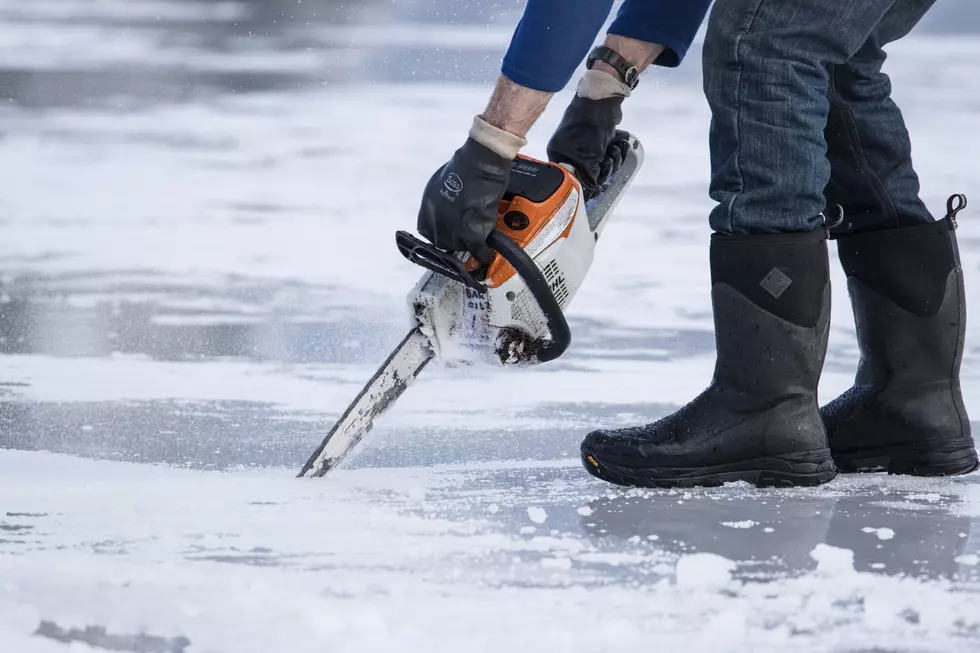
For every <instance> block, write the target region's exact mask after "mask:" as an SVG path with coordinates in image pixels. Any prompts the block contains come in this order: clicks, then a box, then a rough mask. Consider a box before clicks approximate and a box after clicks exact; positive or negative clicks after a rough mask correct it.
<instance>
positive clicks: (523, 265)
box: [487, 229, 572, 363]
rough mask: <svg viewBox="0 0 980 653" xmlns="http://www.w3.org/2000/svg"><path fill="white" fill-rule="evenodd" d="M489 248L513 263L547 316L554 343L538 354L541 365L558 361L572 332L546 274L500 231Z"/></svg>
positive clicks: (493, 233)
mask: <svg viewBox="0 0 980 653" xmlns="http://www.w3.org/2000/svg"><path fill="white" fill-rule="evenodd" d="M487 245H489V246H490V248H491V249H493V250H494V251H496V252H497V253H498V254H500V255H501V256H502V257H504V260H505V261H507V262H508V263H510V265H511V267H513V268H514V270H515V271H516V272H517V274H519V275H520V277H521V279H523V280H524V284H525V285H526V286H527V288H528V290H530V291H531V296H532V297H534V300H535V301H536V302H537V303H538V307H539V308H540V309H541V312H542V313H544V317H545V320H546V321H547V323H548V331H549V332H551V340H550V341H549V342H548V343H547V344H545V345H544V346H543V347H541V349H539V350H538V351H537V357H538V360H539V361H541V362H542V363H547V362H548V361H553V360H555V359H556V358H558V357H559V356H561V355H562V354H564V353H565V350H566V349H568V345H570V344H571V342H572V330H571V329H570V328H569V327H568V320H566V319H565V314H564V313H563V312H562V310H561V304H559V303H558V300H557V299H556V298H555V294H554V293H553V292H551V286H549V285H548V281H547V280H546V279H545V278H544V274H542V272H541V270H540V268H538V266H537V265H536V264H535V262H534V261H533V260H531V257H530V256H528V255H527V252H525V251H524V249H523V248H522V247H521V246H520V245H518V244H517V243H516V242H515V241H514V240H513V239H511V238H510V237H508V236H507V235H506V234H504V233H503V232H502V231H500V230H498V229H494V230H493V231H491V232H490V235H489V236H488V237H487Z"/></svg>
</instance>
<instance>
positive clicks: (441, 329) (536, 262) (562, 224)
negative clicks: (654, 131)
mask: <svg viewBox="0 0 980 653" xmlns="http://www.w3.org/2000/svg"><path fill="white" fill-rule="evenodd" d="M620 145H622V149H623V150H624V151H625V152H624V156H623V161H622V164H621V165H620V167H619V169H618V170H617V171H616V172H615V173H614V174H613V175H612V176H611V178H610V179H609V180H608V181H607V182H606V183H605V184H604V185H603V186H602V188H601V192H600V193H599V194H598V195H597V196H596V197H594V198H592V199H591V200H589V201H588V202H586V201H585V199H584V197H583V194H582V187H581V185H580V184H579V182H578V179H576V177H575V175H574V173H573V171H572V170H571V168H570V167H566V166H564V165H559V164H554V163H548V162H544V161H538V160H535V159H533V158H530V157H527V156H523V155H520V156H518V157H517V158H516V159H515V160H514V162H513V163H512V165H511V170H510V181H509V183H508V186H507V191H506V193H505V194H504V197H503V199H502V200H501V202H500V204H499V206H498V214H497V224H496V228H495V229H494V230H493V231H492V232H491V233H490V236H489V237H488V239H487V244H488V245H489V247H490V248H491V249H493V250H494V251H495V255H494V257H493V260H492V261H491V262H490V264H489V265H488V266H481V265H480V264H479V263H478V262H477V261H476V259H474V258H473V257H471V256H470V255H469V254H468V253H466V252H446V251H443V250H440V249H438V248H436V247H434V246H433V245H431V244H430V243H428V242H426V241H423V240H421V239H419V238H417V237H415V236H413V235H412V234H410V233H407V232H404V231H399V232H397V233H396V234H395V244H396V245H397V246H398V250H399V251H400V252H401V253H402V255H404V256H405V258H407V259H408V260H409V261H411V262H412V263H415V264H417V265H419V266H421V267H423V268H425V269H426V270H427V272H426V273H425V274H424V275H423V276H422V279H421V280H420V281H419V282H418V284H417V285H416V286H415V288H414V289H412V291H411V292H410V293H409V294H408V306H409V309H410V316H411V328H410V330H409V332H408V335H406V336H405V337H404V339H402V341H401V343H400V344H399V345H398V346H397V347H395V350H394V351H393V352H392V353H391V355H389V356H388V358H387V360H385V362H384V363H383V364H382V365H381V367H380V368H379V369H378V371H377V372H376V373H375V374H374V376H373V377H371V379H370V380H369V381H368V382H367V385H365V386H364V389H363V390H361V392H360V394H358V395H357V397H356V398H355V399H354V401H353V403H352V404H351V405H350V407H348V408H347V410H346V411H345V412H344V413H343V415H342V416H341V417H340V419H339V420H338V421H337V423H336V424H335V425H334V427H333V428H332V429H331V430H330V432H329V433H328V434H327V436H326V437H325V438H324V439H323V441H322V442H321V444H320V446H319V447H318V448H317V449H316V451H315V452H314V453H313V455H312V456H310V458H309V460H308V461H307V462H306V464H305V465H304V466H303V469H302V470H301V471H300V473H299V476H301V477H316V476H323V475H324V474H326V473H327V472H329V471H330V470H331V469H334V468H335V467H337V466H338V465H339V464H340V463H341V462H342V461H343V460H344V459H345V458H346V456H347V455H348V454H349V453H350V452H351V451H352V450H353V449H354V447H356V446H357V444H358V443H359V442H360V441H361V440H362V438H363V437H364V436H365V435H366V434H367V433H368V432H369V431H370V430H371V429H372V428H373V426H374V422H375V420H377V419H378V418H379V417H380V416H381V415H382V414H383V413H384V412H385V411H386V410H387V409H388V408H389V407H390V406H391V405H392V404H393V403H394V402H395V400H397V399H398V398H399V397H400V396H401V395H402V393H403V392H404V391H405V389H406V388H407V387H408V385H409V384H411V382H412V381H413V380H414V379H415V378H416V377H417V376H418V374H419V373H420V372H421V371H422V369H423V368H424V367H425V366H426V364H428V363H429V361H431V360H433V359H438V360H440V362H442V363H444V364H446V365H449V366H458V365H472V364H475V363H479V362H484V363H489V364H491V365H497V366H530V365H535V364H540V363H546V362H548V361H552V360H555V359H556V358H558V357H559V356H561V355H562V354H563V353H564V352H565V350H566V349H567V348H568V346H569V344H570V343H571V330H570V329H569V326H568V322H567V320H566V319H565V313H564V311H565V309H566V308H567V307H568V304H569V303H570V302H571V300H572V298H573V297H574V296H575V293H576V291H577V290H578V289H579V287H580V286H581V285H582V282H583V281H584V279H585V275H586V273H587V272H588V270H589V267H590V266H591V265H592V260H593V257H594V254H595V246H596V242H597V241H598V239H599V236H600V234H601V233H602V231H603V229H605V226H606V224H607V223H608V221H609V218H610V217H611V216H612V213H613V210H614V209H615V208H616V206H617V204H618V203H619V201H620V199H621V198H622V196H623V193H624V191H625V190H626V189H627V188H628V187H629V186H630V183H631V182H632V181H633V178H634V177H635V175H636V173H637V171H638V170H639V168H640V166H641V165H642V163H643V147H642V146H641V145H640V142H639V141H638V140H637V139H636V138H635V137H633V136H628V137H627V139H626V141H625V142H623V143H621V144H620ZM450 181H451V180H447V184H448V183H449V182H450ZM451 190H452V189H450V191H451Z"/></svg>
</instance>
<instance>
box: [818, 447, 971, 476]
mask: <svg viewBox="0 0 980 653" xmlns="http://www.w3.org/2000/svg"><path fill="white" fill-rule="evenodd" d="M834 462H835V463H836V464H837V467H838V469H839V470H840V471H841V472H842V473H845V474H862V473H880V472H888V473H889V474H892V475H901V476H962V475H963V474H969V473H970V472H975V471H976V470H977V469H978V468H980V461H978V459H977V452H976V450H975V449H974V448H973V447H972V446H966V447H962V448H960V449H954V450H953V451H936V450H935V449H933V450H931V451H916V450H915V449H914V448H913V447H911V446H908V445H904V446H893V447H878V448H875V449H863V450H859V451H854V452H847V453H842V452H835V453H834Z"/></svg>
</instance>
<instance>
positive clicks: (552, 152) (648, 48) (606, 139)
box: [548, 34, 664, 199]
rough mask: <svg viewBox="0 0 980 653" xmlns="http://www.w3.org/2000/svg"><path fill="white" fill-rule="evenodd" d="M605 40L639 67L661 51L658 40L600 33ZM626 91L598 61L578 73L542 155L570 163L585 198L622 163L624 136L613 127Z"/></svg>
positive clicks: (649, 61) (616, 74)
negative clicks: (546, 152) (579, 75)
mask: <svg viewBox="0 0 980 653" xmlns="http://www.w3.org/2000/svg"><path fill="white" fill-rule="evenodd" d="M605 45H606V47H609V48H612V49H613V50H615V51H616V52H617V53H618V54H619V55H620V56H621V57H622V58H624V59H625V60H626V61H629V62H631V63H632V64H633V65H634V66H635V67H636V69H637V70H638V71H639V72H642V71H643V70H645V69H646V68H647V67H648V66H649V65H650V64H651V63H652V62H653V61H654V59H656V58H657V57H658V56H660V54H661V53H662V52H663V51H664V48H663V46H662V45H658V44H656V43H647V42H645V41H638V40H636V39H631V38H627V37H624V36H618V35H615V34H610V35H608V36H607V37H606V41H605ZM629 95H630V87H629V86H627V85H626V84H625V83H623V82H622V81H621V80H620V78H619V75H618V73H617V72H616V70H615V69H614V68H613V67H611V66H610V65H609V64H607V63H606V62H604V61H599V62H597V63H596V64H595V67H594V69H593V70H589V71H587V72H586V73H585V75H584V76H583V77H582V79H581V81H580V82H579V85H578V90H577V92H576V93H575V97H574V98H573V99H572V101H571V103H570V104H569V105H568V109H566V110H565V115H564V117H563V118H562V121H561V123H560V124H559V125H558V129H557V130H555V134H554V136H552V137H551V140H550V141H549V142H548V158H549V159H550V160H551V161H554V162H555V163H567V164H569V165H571V166H572V167H573V168H575V172H576V174H577V175H578V178H579V181H580V182H581V184H582V192H583V193H584V194H585V199H591V198H593V197H595V196H596V195H598V194H599V190H600V189H601V187H602V185H603V184H604V183H605V181H606V180H607V179H608V178H609V176H610V175H611V174H612V173H613V172H614V171H615V170H616V169H617V168H618V167H619V164H620V163H622V159H623V156H624V152H623V151H622V141H623V140H624V138H625V136H620V135H617V130H616V128H617V127H618V126H619V123H620V122H621V121H622V119H623V100H624V99H626V98H627V97H629Z"/></svg>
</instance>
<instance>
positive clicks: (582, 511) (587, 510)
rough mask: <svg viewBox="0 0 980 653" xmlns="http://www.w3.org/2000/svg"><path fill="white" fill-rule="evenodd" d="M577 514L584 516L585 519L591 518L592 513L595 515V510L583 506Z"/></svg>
mask: <svg viewBox="0 0 980 653" xmlns="http://www.w3.org/2000/svg"><path fill="white" fill-rule="evenodd" d="M575 512H577V513H578V514H580V515H582V516H583V517H591V516H592V513H594V512H595V510H593V509H592V508H590V507H588V506H582V507H581V508H579V509H578V510H576V511H575Z"/></svg>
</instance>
